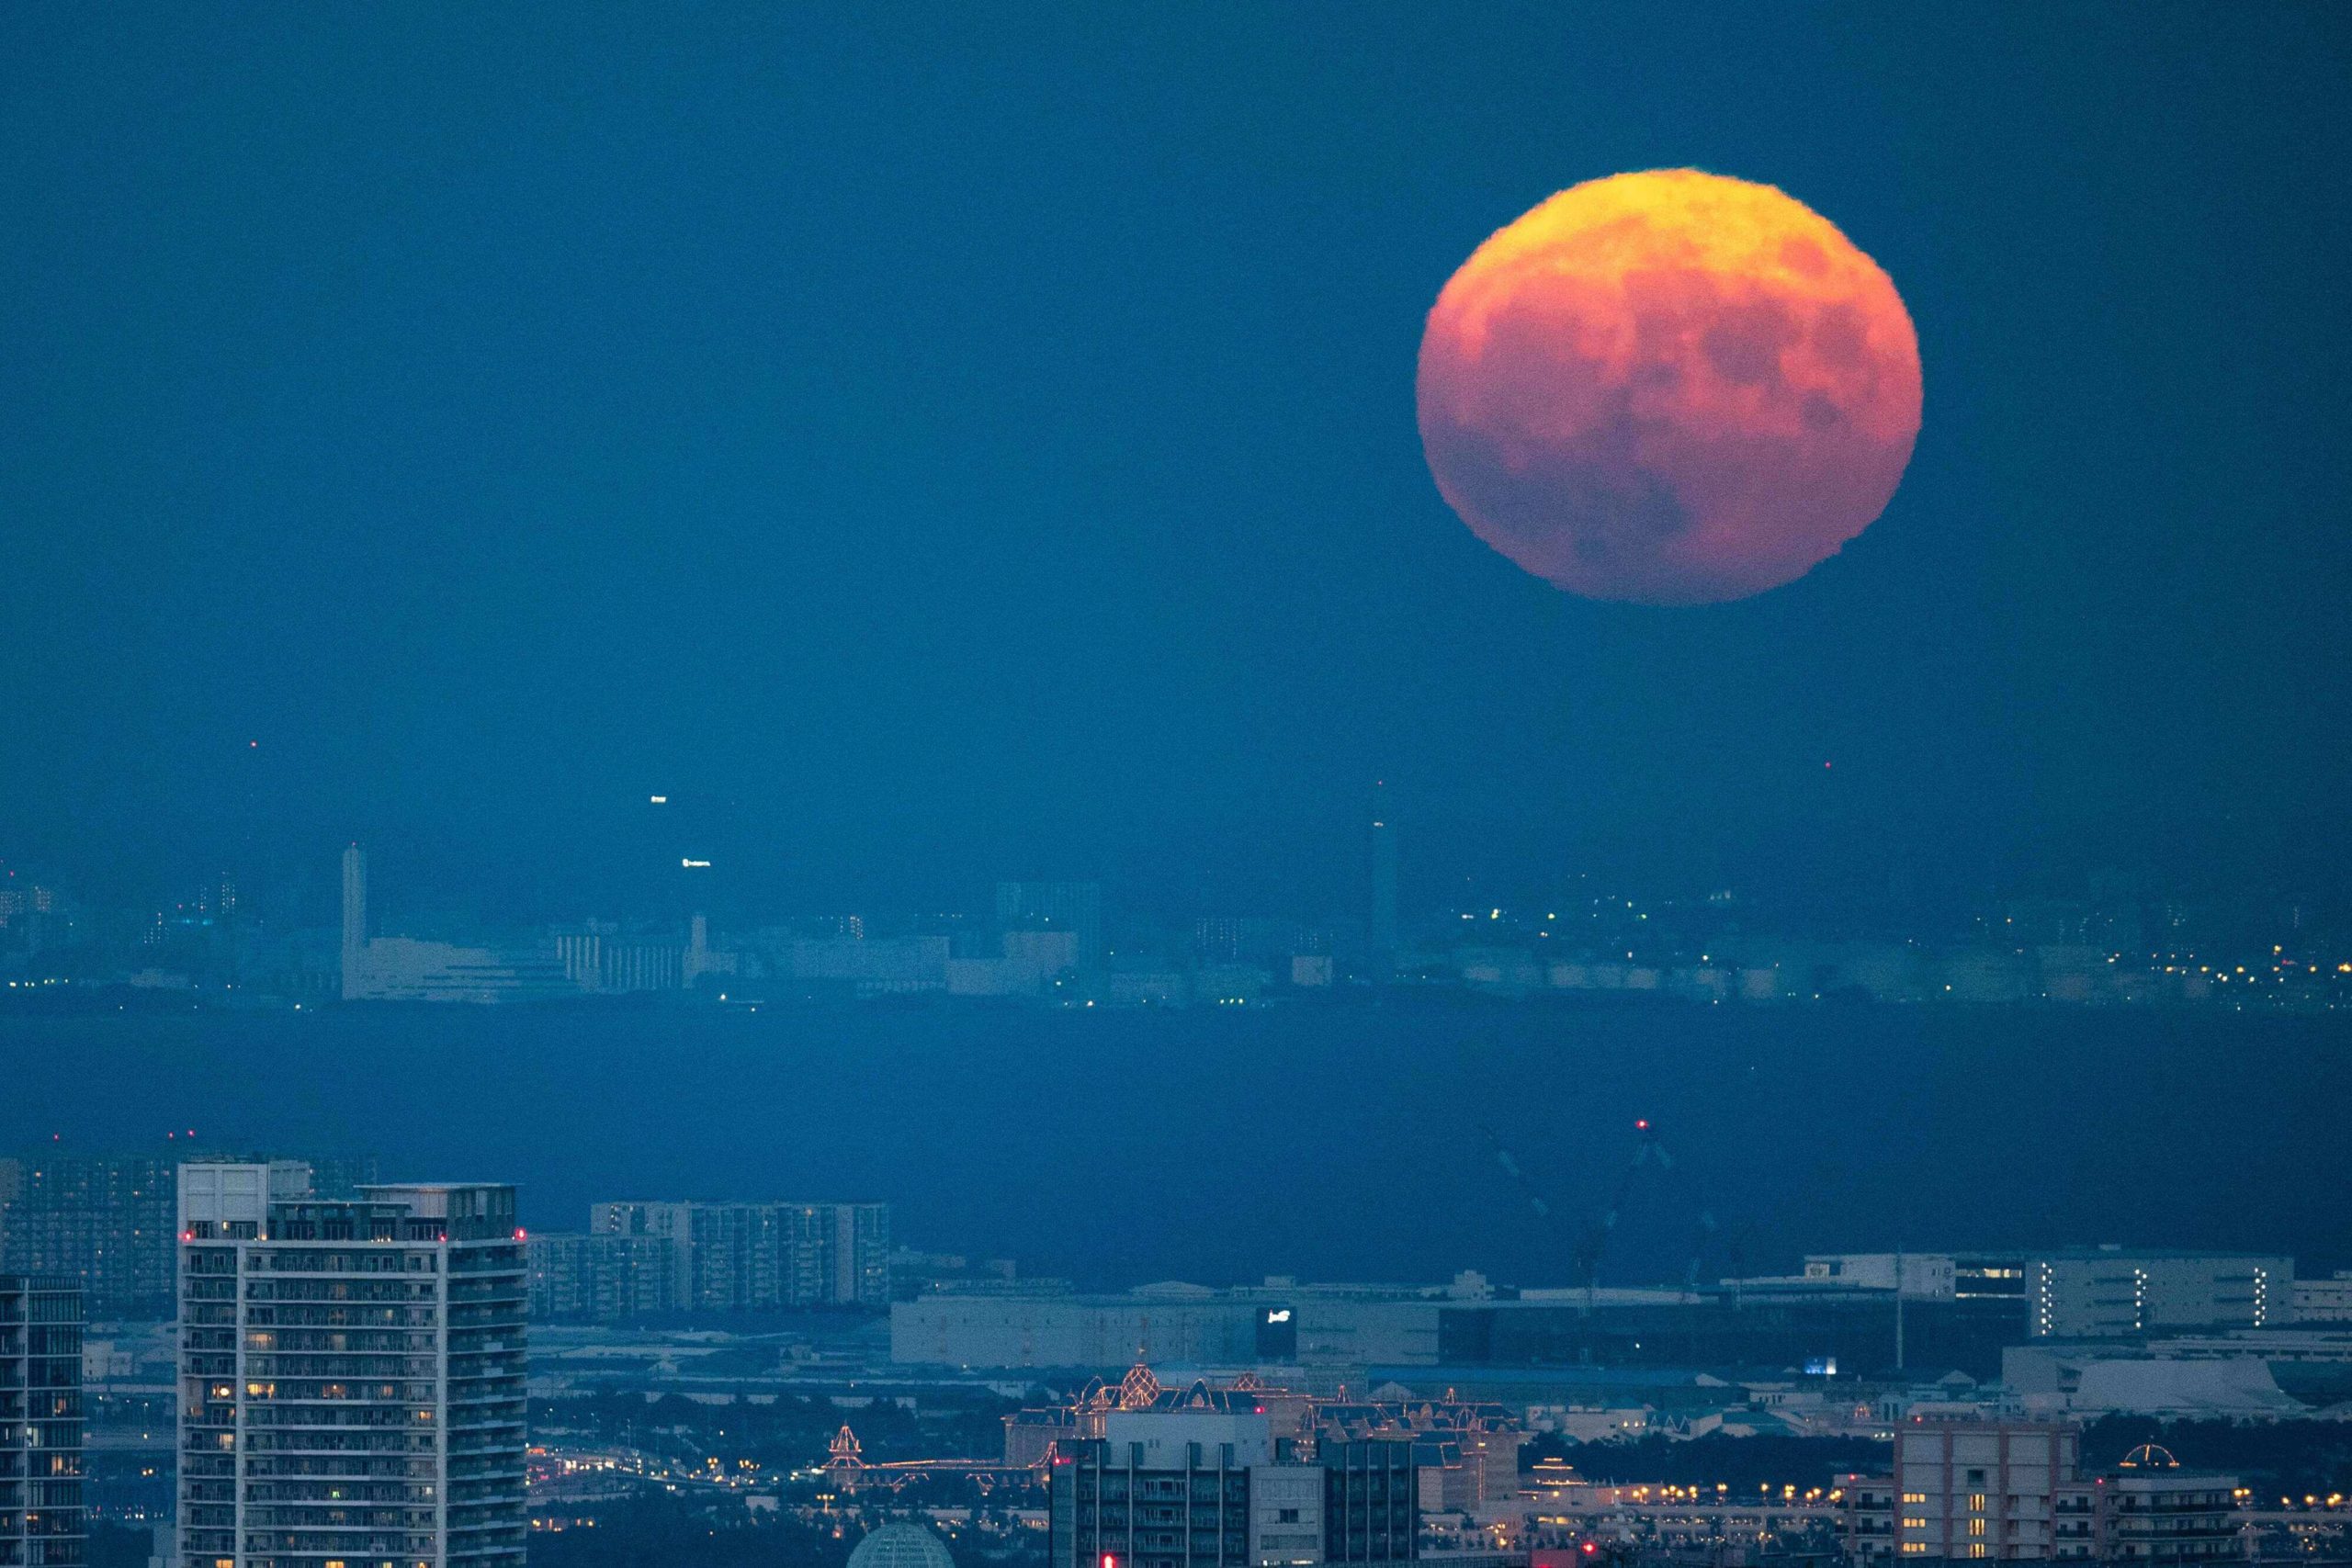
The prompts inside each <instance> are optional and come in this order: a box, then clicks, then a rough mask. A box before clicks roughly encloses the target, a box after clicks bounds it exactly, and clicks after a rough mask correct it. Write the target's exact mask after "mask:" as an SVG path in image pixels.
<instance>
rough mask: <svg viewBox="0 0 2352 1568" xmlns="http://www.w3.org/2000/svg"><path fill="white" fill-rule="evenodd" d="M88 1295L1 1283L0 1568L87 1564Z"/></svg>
mask: <svg viewBox="0 0 2352 1568" xmlns="http://www.w3.org/2000/svg"><path fill="white" fill-rule="evenodd" d="M82 1421H83V1413H82V1295H81V1292H80V1291H79V1290H77V1289H76V1288H75V1287H74V1283H73V1282H72V1281H71V1280H61V1279H55V1278H40V1277H37V1276H36V1277H28V1276H26V1275H22V1274H0V1568H20V1565H21V1568H41V1565H44V1564H51V1563H71V1562H81V1561H82V1544H83V1529H84V1527H83V1517H84V1515H83V1501H82V1431H83V1427H82Z"/></svg>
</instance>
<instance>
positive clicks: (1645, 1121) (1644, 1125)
mask: <svg viewBox="0 0 2352 1568" xmlns="http://www.w3.org/2000/svg"><path fill="white" fill-rule="evenodd" d="M1649 1130H1650V1119H1649V1118H1648V1117H1646V1116H1645V1117H1643V1118H1641V1119H1640V1120H1639V1121H1637V1122H1634V1132H1636V1133H1646V1132H1648V1131H1649Z"/></svg>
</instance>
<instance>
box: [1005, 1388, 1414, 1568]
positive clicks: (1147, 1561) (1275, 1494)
mask: <svg viewBox="0 0 2352 1568" xmlns="http://www.w3.org/2000/svg"><path fill="white" fill-rule="evenodd" d="M1103 1426H1104V1434H1105V1435H1104V1436H1103V1437H1102V1438H1085V1439H1080V1440H1079V1441H1077V1442H1075V1443H1073V1444H1072V1445H1071V1447H1070V1449H1069V1450H1068V1451H1067V1452H1064V1451H1061V1450H1057V1453H1056V1457H1055V1462H1054V1465H1053V1468H1052V1473H1051V1477H1050V1481H1049V1483H1048V1484H1049V1491H1050V1502H1049V1507H1048V1513H1047V1535H1046V1562H1047V1564H1048V1568H1102V1565H1104V1564H1109V1565H1111V1568H1278V1565H1284V1568H1288V1565H1298V1568H1304V1565H1307V1564H1320V1563H1347V1562H1362V1563H1386V1562H1410V1561H1411V1560H1412V1559H1413V1557H1414V1555H1415V1552H1416V1550H1417V1547H1416V1542H1417V1540H1418V1537H1419V1526H1420V1517H1419V1506H1417V1504H1416V1501H1415V1497H1416V1493H1417V1487H1418V1483H1417V1480H1416V1477H1415V1473H1414V1468H1413V1456H1412V1445H1411V1444H1410V1443H1408V1442H1398V1441H1373V1442H1323V1443H1318V1444H1317V1445H1316V1448H1315V1457H1314V1458H1313V1459H1312V1460H1302V1459H1301V1458H1299V1457H1298V1454H1299V1450H1298V1449H1297V1447H1296V1446H1295V1445H1294V1444H1291V1443H1288V1442H1280V1443H1278V1442H1276V1441H1275V1440H1274V1439H1273V1438H1272V1436H1271V1434H1270V1431H1269V1428H1268V1424H1267V1417H1266V1416H1265V1415H1264V1414H1263V1413H1262V1412H1252V1411H1250V1410H1247V1409H1240V1408H1221V1409H1182V1410H1172V1411H1160V1410H1148V1411H1133V1412H1129V1411H1117V1412H1113V1413H1112V1414H1110V1415H1109V1416H1106V1417H1105V1419H1104V1422H1103Z"/></svg>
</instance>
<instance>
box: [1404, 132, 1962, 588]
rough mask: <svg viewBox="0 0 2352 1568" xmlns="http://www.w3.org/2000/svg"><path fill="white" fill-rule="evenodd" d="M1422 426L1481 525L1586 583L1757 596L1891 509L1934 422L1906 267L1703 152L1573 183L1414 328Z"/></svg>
mask: <svg viewBox="0 0 2352 1568" xmlns="http://www.w3.org/2000/svg"><path fill="white" fill-rule="evenodd" d="M1417 401H1418V403H1419V417H1420V427H1421V448H1422V450H1423V452H1424V453H1426V454H1427V456H1428V457H1429V465H1430V473H1432V474H1433V475H1435V476H1436V479H1437V486H1438V490H1439V491H1441V492H1442V494H1443V495H1444V497H1445V499H1446V502H1447V503H1448V504H1450V505H1451V506H1452V507H1453V510H1454V511H1455V512H1457V513H1460V514H1461V516H1462V520H1463V521H1464V522H1465V523H1467V524H1468V525H1470V528H1471V531H1472V532H1473V533H1475V534H1476V535H1477V536H1478V537H1480V538H1481V539H1484V540H1485V541H1486V542H1487V544H1489V545H1491V546H1493V547H1495V548H1496V549H1498V550H1499V551H1501V552H1502V553H1503V554H1504V555H1506V556H1508V557H1510V558H1511V559H1512V560H1514V561H1516V562H1518V563H1519V564H1520V565H1521V566H1522V567H1524V568H1526V569H1527V570H1529V571H1531V572H1533V573H1534V574H1535V575H1536V576H1538V577H1541V578H1544V579H1545V580H1547V581H1550V582H1552V583H1555V585H1557V586H1559V587H1561V588H1565V589H1566V590H1568V591H1569V592H1573V593H1581V594H1584V595H1586V596H1588V597H1589V598H1594V599H1616V600H1628V601H1632V602H1634V603H1636V604H1715V603H1720V602H1722V601H1724V600H1728V599H1743V598H1746V597H1747V596H1748V595H1749V594H1751V593H1760V592H1764V591H1765V590H1766V589H1768V588H1777V587H1779V586H1781V584H1782V583H1784V582H1792V581H1795V580H1796V579H1798V578H1800V577H1803V576H1804V574H1805V573H1806V572H1808V571H1810V570H1813V568H1814V567H1815V566H1817V565H1819V564H1820V563H1821V562H1822V561H1824V560H1826V559H1827V558H1829V557H1831V556H1833V555H1835V554H1837V553H1838V548H1839V547H1841V546H1843V545H1844V544H1845V543H1846V541H1847V540H1849V539H1851V538H1853V537H1854V536H1856V535H1858V534H1860V532H1861V531H1862V530H1863V529H1864V528H1867V527H1869V526H1870V525H1871V523H1872V522H1873V521H1875V520H1876V519H1877V517H1878V515H1879V513H1881V512H1883V511H1884V510H1885V508H1886V503H1887V502H1888V500H1889V499H1890V498H1891V497H1893V495H1894V488H1895V486H1896V485H1897V484H1898V483H1899V482H1901V480H1902V478H1903V469H1904V467H1905V464H1907V463H1908V462H1909V461H1910V460H1911V446H1912V443H1913V442H1914V441H1916V440H1917V438H1918V434H1919V404H1920V381H1919V340H1918V335H1917V333H1915V332H1914V331H1913V330H1912V326H1911V317H1910V313H1909V312H1908V311H1906V310H1905V309H1904V308H1903V299H1902V297H1901V296H1900V295H1898V294H1897V293H1896V292H1895V291H1894V283H1893V282H1892V281H1891V280H1890V279H1889V278H1888V277H1887V276H1886V274H1885V273H1884V272H1883V271H1882V270H1881V269H1880V267H1879V265H1878V264H1877V263H1876V262H1873V261H1872V260H1871V258H1870V257H1869V256H1867V255H1865V254H1862V252H1861V251H1860V249H1858V248H1857V247H1856V246H1855V244H1854V243H1853V242H1852V241H1850V240H1849V239H1847V238H1846V236H1845V235H1844V234H1842V233H1840V232H1839V231H1838V228H1837V226H1836V225H1835V224H1833V223H1831V222H1830V221H1829V220H1827V219H1826V218H1824V217H1822V216H1821V215H1820V214H1819V213H1817V212H1815V211H1814V210H1813V209H1811V208H1809V207H1807V206H1805V205H1804V203H1803V202H1801V201H1798V200H1797V199H1796V198H1795V197H1791V196H1788V195H1786V194H1784V193H1783V192H1781V191H1779V190H1777V189H1775V188H1773V187H1772V186H1764V185H1753V184H1750V183H1749V182H1747V181H1746V180H1736V179H1730V178H1727V177H1725V176H1724V175H1710V174H1702V173H1701V172H1700V171H1698V170H1696V169H1660V170H1654V171H1651V172H1649V173H1646V174H1634V175H1612V176H1611V177H1610V178H1608V179H1600V180H1590V181H1588V182H1587V183H1585V184H1583V185H1580V186H1573V187H1571V188H1570V189H1567V190H1564V191H1562V192H1560V193H1559V194H1558V195H1556V196H1555V197H1552V198H1551V199H1550V200H1548V201H1546V202H1544V204H1543V205H1542V206H1540V207H1538V208H1536V209H1534V210H1533V211H1532V212H1530V213H1528V214H1527V215H1526V216H1525V217H1523V218H1521V219H1520V220H1518V221H1516V222H1514V223H1512V224H1511V225H1510V227H1508V228H1506V229H1503V230H1501V231H1498V232H1497V233H1496V234H1495V235H1494V236H1493V237H1492V238H1490V239H1488V240H1487V243H1485V244H1483V245H1480V246H1479V247H1478V249H1477V251H1476V254H1473V255H1472V256H1471V258H1470V259H1469V260H1468V261H1467V262H1464V264H1463V265H1462V270H1461V271H1459V272H1457V273H1455V274H1454V275H1453V278H1452V279H1451V280H1450V281H1449V282H1448V283H1447V284H1446V286H1445V288H1444V290H1443V291H1442V293H1440V294H1439V295H1438V299H1437V305H1436V308H1435V309H1433V310H1430V319H1429V325H1428V328H1427V329H1426V330H1425V331H1424V332H1423V333H1422V335H1421V357H1420V369H1419V378H1418V383H1417Z"/></svg>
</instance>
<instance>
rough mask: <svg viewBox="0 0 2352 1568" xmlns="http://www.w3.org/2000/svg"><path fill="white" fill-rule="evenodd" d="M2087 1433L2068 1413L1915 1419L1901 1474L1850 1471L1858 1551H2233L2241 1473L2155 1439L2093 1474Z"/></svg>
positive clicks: (1848, 1493) (1992, 1554)
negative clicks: (2187, 1466) (2057, 1418)
mask: <svg viewBox="0 0 2352 1568" xmlns="http://www.w3.org/2000/svg"><path fill="white" fill-rule="evenodd" d="M2079 1437H2080V1434H2079V1432H2078V1431H2077V1429H2076V1428H2075V1427H2073V1426H2071V1425H2066V1424H2064V1423H2057V1422H2042V1421H1974V1420H1955V1421H1938V1420H1921V1419H1915V1420H1913V1421H1911V1422H1909V1423H1906V1424H1905V1425H1904V1426H1903V1427H1900V1428H1898V1429H1897V1430H1896V1432H1895V1434H1894V1473H1893V1474H1892V1475H1888V1476H1862V1475H1848V1476H1841V1477H1839V1478H1838V1495H1839V1497H1840V1506H1841V1507H1842V1509H1843V1511H1844V1524H1845V1536H1846V1548H1847V1551H1848V1554H1849V1556H1851V1557H1853V1558H1855V1559H1856V1560H1858V1561H1860V1562H1887V1561H1889V1560H1890V1559H1893V1560H1902V1559H1924V1560H1927V1561H1930V1562H1946V1561H1953V1560H1959V1561H1978V1560H1988V1559H1989V1560H1994V1561H2000V1562H2038V1561H2049V1560H2080V1561H2097V1562H2120V1561H2130V1562H2203V1561H2210V1560H2212V1559H2216V1558H2222V1557H2226V1556H2229V1555H2232V1554H2233V1551H2235V1548H2236V1529H2237V1526H2236V1520H2235V1518H2234V1517H2233V1512H2232V1510H2233V1507H2234V1506H2235V1496H2234V1494H2235V1489H2236V1486H2237V1480H2236V1478H2235V1477H2234V1476H2227V1475H2216V1474H2211V1473H2209V1472H2197V1471H2186V1470H2183V1469H2181V1468H2180V1467H2179V1465H2178V1464H2177V1462H2176V1461H2174V1459H2173V1457H2172V1456H2171V1455H2170V1454H2169V1453H2166V1452H2165V1450H2162V1449H2158V1448H2154V1447H2143V1448H2141V1449H2136V1450H2133V1451H2132V1453H2131V1455H2130V1456H2129V1457H2127V1458H2126V1459H2125V1460H2124V1461H2123V1462H2122V1463H2120V1464H2119V1465H2118V1466H2116V1467H2115V1468H2114V1469H2112V1470H2110V1471H2109V1472H2106V1473H2104V1474H2101V1475H2096V1476H2086V1475H2084V1474H2083V1473H2082V1472H2081V1470H2080V1467H2079V1457H2080V1456H2079Z"/></svg>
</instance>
